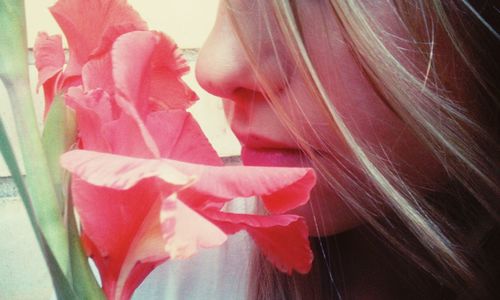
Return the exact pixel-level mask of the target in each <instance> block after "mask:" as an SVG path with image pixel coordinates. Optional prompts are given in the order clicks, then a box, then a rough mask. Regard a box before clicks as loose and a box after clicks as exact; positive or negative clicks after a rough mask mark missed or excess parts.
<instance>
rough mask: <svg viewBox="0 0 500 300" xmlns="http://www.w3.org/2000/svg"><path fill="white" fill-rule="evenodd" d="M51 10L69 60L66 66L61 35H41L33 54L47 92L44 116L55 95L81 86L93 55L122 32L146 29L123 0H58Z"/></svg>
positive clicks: (103, 50)
mask: <svg viewBox="0 0 500 300" xmlns="http://www.w3.org/2000/svg"><path fill="white" fill-rule="evenodd" d="M50 11H51V13H52V15H53V16H54V18H55V19H56V21H57V23H58V24H59V26H60V27H61V29H62V30H63V32H64V35H65V37H66V39H67V41H68V46H69V62H68V64H67V65H66V66H65V67H64V52H63V49H62V45H61V37H60V36H59V35H53V36H49V35H47V34H46V33H40V34H39V35H38V37H37V39H36V41H35V46H34V56H35V64H36V67H37V70H38V72H39V73H38V77H39V79H38V86H41V85H43V87H44V92H45V115H46V114H47V112H48V110H49V109H50V105H51V103H52V101H53V99H54V96H55V95H57V94H59V93H62V92H65V91H66V90H67V89H68V88H69V87H72V86H78V85H81V69H82V66H83V65H84V64H85V63H87V62H88V61H89V60H90V58H91V57H93V56H96V55H99V54H101V53H103V52H105V51H108V50H109V48H110V47H111V44H112V43H113V42H114V40H115V39H116V38H117V37H118V36H120V35H121V34H123V33H126V32H130V31H135V30H147V24H146V22H144V21H143V20H142V19H141V17H140V16H139V14H138V13H137V12H136V11H135V10H134V9H133V8H132V7H131V6H130V5H128V4H127V2H126V1H121V0H120V1H117V0H85V1H80V0H59V1H58V2H57V3H56V4H55V5H54V6H52V7H51V8H50Z"/></svg>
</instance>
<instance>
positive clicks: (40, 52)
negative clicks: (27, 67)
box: [33, 32, 65, 91]
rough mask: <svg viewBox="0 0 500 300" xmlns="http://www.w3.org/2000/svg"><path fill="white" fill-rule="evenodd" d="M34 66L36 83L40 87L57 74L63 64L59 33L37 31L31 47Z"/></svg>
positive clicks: (37, 87)
mask: <svg viewBox="0 0 500 300" xmlns="http://www.w3.org/2000/svg"><path fill="white" fill-rule="evenodd" d="M33 55H34V57H35V66H36V69H37V70H38V84H37V86H36V89H37V91H38V89H39V88H40V86H42V85H43V84H44V83H45V82H46V81H47V80H49V79H50V78H52V77H54V76H55V75H57V74H58V73H59V72H60V71H61V70H62V68H63V66H64V61H65V58H64V50H63V47H62V41H61V36H60V35H50V36H49V35H48V34H47V33H45V32H39V33H38V36H37V38H36V40H35V46H34V47H33Z"/></svg>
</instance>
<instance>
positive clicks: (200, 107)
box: [0, 0, 240, 300]
mask: <svg viewBox="0 0 500 300" xmlns="http://www.w3.org/2000/svg"><path fill="white" fill-rule="evenodd" d="M55 2H56V1H55V0H26V1H25V3H26V18H27V31H28V47H29V48H30V66H29V70H30V81H31V90H32V93H33V99H34V101H35V107H36V110H37V117H38V121H39V124H40V126H41V125H42V123H41V121H42V118H41V117H42V114H43V102H44V101H43V91H42V90H41V91H40V93H39V94H37V93H36V91H35V86H36V82H37V72H36V68H35V66H34V61H33V55H32V51H31V49H32V47H33V45H34V42H35V39H36V36H37V34H38V32H39V31H45V32H47V33H48V34H62V32H61V30H60V29H59V28H58V25H57V24H56V22H55V21H54V19H53V18H52V16H51V15H50V13H49V11H48V7H50V6H52V5H53V4H54V3H55ZM128 2H129V3H130V4H131V5H132V6H133V7H134V8H135V9H136V10H137V11H138V12H139V13H140V15H141V16H142V18H143V19H144V20H146V21H147V22H148V24H149V27H150V29H153V30H159V31H162V32H164V33H166V34H167V35H169V36H170V37H172V38H173V39H174V40H175V41H176V42H177V44H178V45H179V47H180V48H181V49H183V51H184V52H185V53H186V59H187V60H188V61H189V64H190V66H191V72H190V73H189V74H187V75H186V76H185V77H184V80H185V81H186V82H187V84H188V85H189V86H190V87H191V88H192V89H193V90H194V91H195V92H196V93H197V94H198V96H199V97H200V100H199V101H198V102H197V103H196V104H195V105H194V106H193V107H192V108H190V109H189V110H190V111H191V113H192V114H193V115H194V117H195V118H196V119H197V121H198V123H199V124H200V126H201V128H202V130H203V131H204V132H205V134H206V135H207V137H208V139H209V140H210V142H211V143H212V145H213V146H214V148H215V149H216V151H217V152H218V153H219V155H220V156H223V157H231V156H237V155H239V152H240V146H239V143H238V141H237V140H236V138H235V137H234V135H233V134H232V133H231V131H230V129H229V127H228V125H227V122H226V120H225V118H224V113H223V109H222V103H221V101H220V99H218V98H217V97H214V96H212V95H210V94H208V93H206V92H205V91H203V90H202V89H201V88H200V86H199V85H198V84H197V82H196V80H195V76H194V67H195V64H196V58H197V53H198V50H199V48H200V47H201V46H202V45H203V42H204V40H205V39H206V37H207V36H208V34H209V32H210V30H211V27H212V25H213V23H214V21H215V16H216V11H217V6H218V2H219V1H218V0H129V1H128ZM64 47H66V44H64ZM0 116H1V118H2V120H3V121H4V124H5V126H6V127H7V131H8V133H9V135H10V138H11V141H12V142H13V144H14V147H15V148H16V154H17V157H18V160H19V159H20V158H21V157H20V153H19V148H18V146H17V139H16V138H15V134H14V122H13V119H12V115H11V107H10V104H9V100H8V98H7V92H6V91H5V89H4V87H3V85H2V83H1V82H0ZM19 161H20V160H19ZM48 274H49V273H48V271H47V267H46V266H45V264H44V262H43V258H42V255H41V254H40V250H39V247H38V245H37V244H36V241H35V237H34V235H33V233H32V230H31V227H30V225H29V221H28V218H27V216H26V212H25V210H24V207H23V206H22V203H21V201H20V200H19V199H18V198H17V195H16V191H15V188H14V185H13V183H12V181H11V179H10V174H9V172H8V170H7V167H6V166H5V163H4V161H3V159H0V300H4V299H9V300H12V299H49V298H50V297H51V295H52V293H51V289H52V287H51V282H50V278H49V275H48Z"/></svg>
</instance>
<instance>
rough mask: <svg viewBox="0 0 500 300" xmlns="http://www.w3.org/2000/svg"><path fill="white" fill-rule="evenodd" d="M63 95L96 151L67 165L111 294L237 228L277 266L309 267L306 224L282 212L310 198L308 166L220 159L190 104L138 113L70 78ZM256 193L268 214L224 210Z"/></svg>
mask: <svg viewBox="0 0 500 300" xmlns="http://www.w3.org/2000/svg"><path fill="white" fill-rule="evenodd" d="M67 101H68V103H70V105H71V106H72V107H73V108H74V109H75V112H76V115H77V121H78V124H79V127H80V138H81V144H82V146H83V148H85V149H92V150H98V151H100V152H93V151H82V150H79V151H72V152H68V153H66V154H65V155H64V156H63V157H62V165H63V167H65V168H67V169H68V170H69V171H70V172H71V173H73V175H74V177H73V178H74V179H73V184H72V193H73V198H74V202H75V207H76V208H77V211H78V213H79V214H80V219H81V223H82V228H83V236H82V239H83V241H84V244H85V248H86V250H87V253H88V254H89V255H90V256H92V258H93V259H94V260H95V261H96V264H97V266H98V268H99V271H100V273H101V277H102V278H103V287H104V290H105V293H106V295H108V297H109V298H110V299H127V298H129V296H130V295H131V294H132V293H133V291H134V289H135V288H136V287H137V286H138V285H139V284H140V283H141V282H142V280H143V279H144V278H145V277H146V276H147V275H148V274H149V272H151V271H152V270H153V269H154V267H156V266H157V265H158V264H160V263H161V262H163V261H165V260H166V259H169V258H179V257H189V256H190V255H192V254H194V253H195V252H196V250H197V249H198V248H199V247H215V246H218V245H220V244H221V243H223V242H224V241H225V237H226V234H233V233H235V232H237V231H239V230H247V231H248V232H249V234H250V235H251V236H252V237H253V239H254V240H255V241H256V243H257V245H258V246H259V247H260V248H261V249H262V250H263V253H264V254H265V255H266V256H267V257H268V258H269V260H270V261H272V262H273V263H274V264H275V265H276V266H277V267H278V268H279V269H280V270H282V271H284V272H288V273H291V272H292V270H296V271H298V272H301V273H305V272H307V271H308V270H309V268H310V265H311V260H312V254H311V251H310V249H309V243H308V239H307V237H308V234H307V232H308V230H307V227H306V224H305V222H304V221H303V220H302V218H300V217H298V216H294V215H281V214H283V213H286V212H287V211H288V210H291V209H293V208H295V207H298V206H300V205H304V204H305V203H306V201H307V200H308V197H309V192H310V190H311V188H312V186H313V185H314V182H315V176H314V173H313V172H312V170H310V169H289V168H264V167H260V168H257V167H254V168H252V167H222V166H221V165H222V163H221V161H220V159H219V158H218V156H217V154H216V153H215V151H214V150H213V149H212V147H211V146H210V144H209V142H208V140H207V139H206V137H205V136H204V135H203V133H202V132H201V129H200V128H199V126H198V125H197V124H196V122H195V121H194V119H193V118H192V116H191V115H190V114H189V113H187V112H185V111H184V110H170V111H156V112H150V113H149V114H148V115H147V116H146V117H145V120H144V121H142V119H141V118H133V117H131V115H130V114H129V113H125V112H123V111H120V109H121V108H120V106H118V105H116V104H113V99H112V98H111V97H109V95H108V94H107V93H106V92H105V91H102V90H94V91H91V92H89V93H83V92H82V91H81V90H80V89H78V88H72V89H70V91H69V93H68V96H67ZM113 107H114V108H115V109H113ZM129 109H133V106H131V107H129ZM114 110H115V111H114ZM137 122H141V124H138V123H137ZM141 128H142V129H143V130H145V131H146V132H147V135H148V136H149V137H150V138H151V139H152V143H153V144H154V145H153V147H154V148H155V149H157V152H158V154H159V156H156V155H155V153H154V152H153V151H151V145H148V143H146V142H145V140H144V139H143V134H142V132H141ZM104 152H107V153H104ZM251 196H260V197H261V199H262V201H263V203H264V205H265V207H266V208H267V210H268V211H269V213H270V214H271V215H269V216H253V215H248V214H232V213H228V212H224V211H223V210H222V207H223V206H224V204H225V203H227V202H228V201H230V200H231V199H233V198H237V197H251ZM165 216H168V217H165ZM194 224H200V226H194ZM200 229H203V230H201V231H200ZM144 247H146V248H144Z"/></svg>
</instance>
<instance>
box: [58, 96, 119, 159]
mask: <svg viewBox="0 0 500 300" xmlns="http://www.w3.org/2000/svg"><path fill="white" fill-rule="evenodd" d="M65 101H66V104H67V105H68V106H69V107H71V108H72V109H73V110H74V111H75V113H76V121H77V124H78V136H79V138H80V143H81V144H82V146H83V147H84V148H85V149H88V150H95V151H103V152H109V150H110V145H109V143H108V141H107V140H106V139H105V137H104V136H103V133H102V128H103V126H104V124H106V123H107V122H110V121H111V120H112V118H113V112H112V106H111V102H110V99H109V95H108V94H107V93H106V92H104V91H102V90H94V91H91V92H89V93H83V91H82V89H81V88H70V89H69V90H68V92H67V93H66V95H65Z"/></svg>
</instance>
